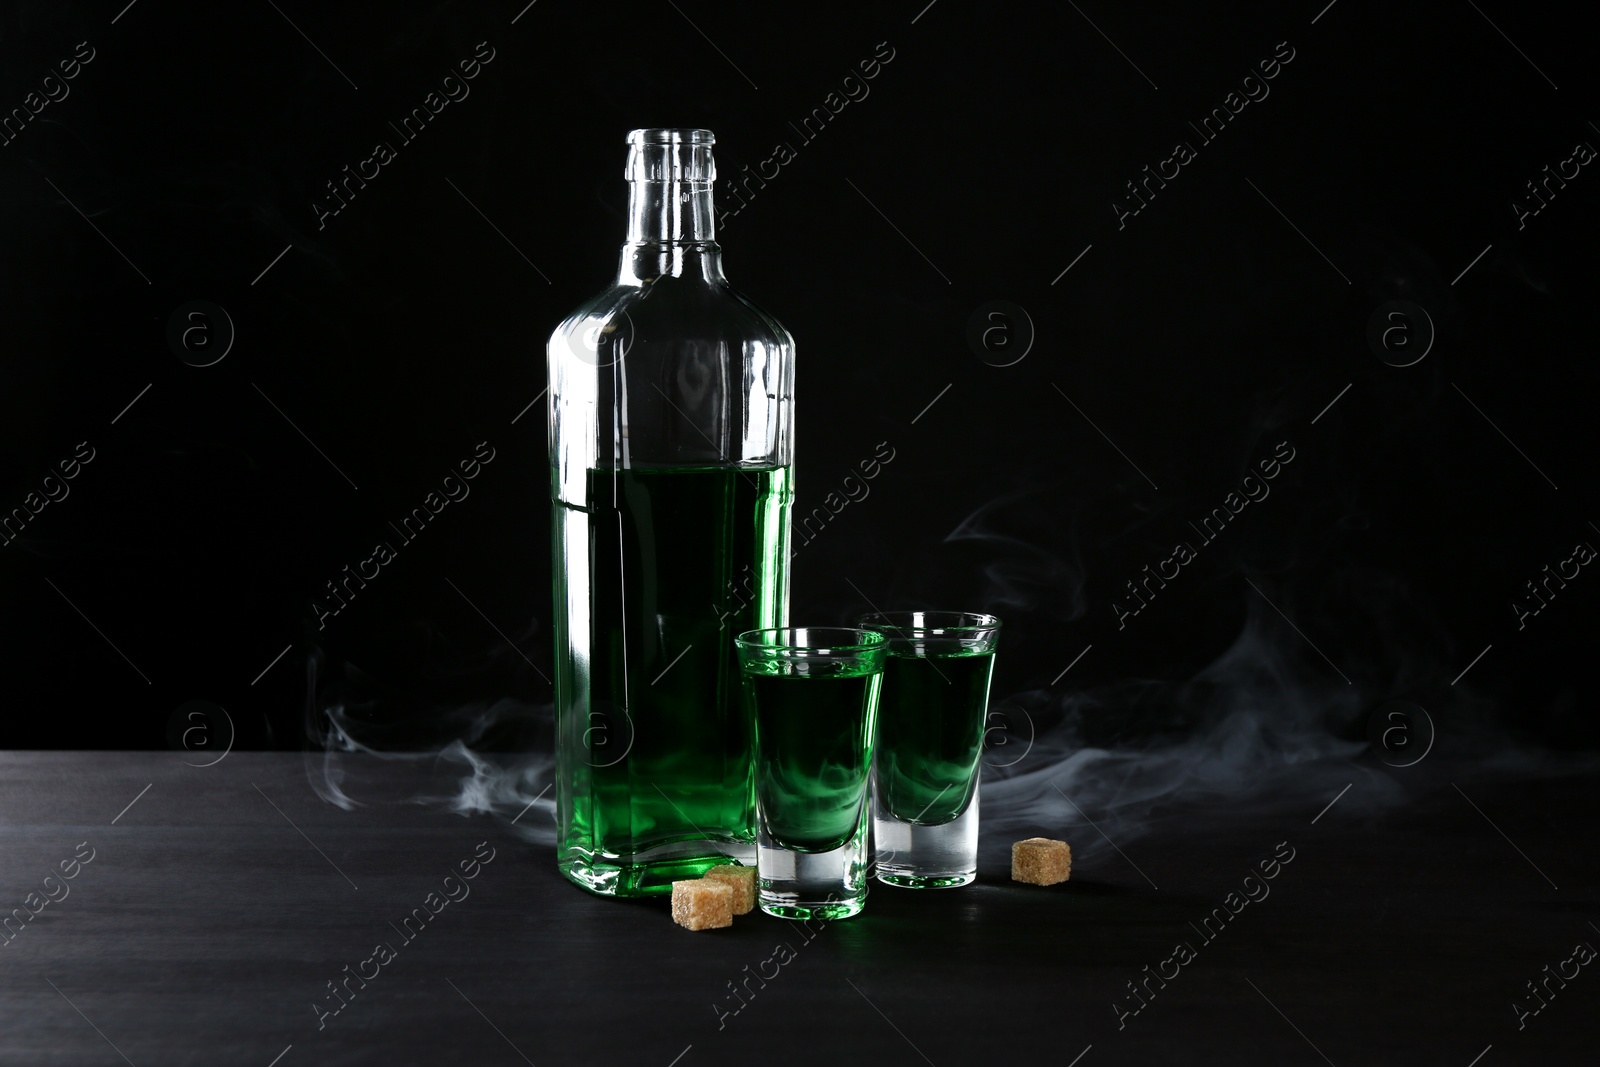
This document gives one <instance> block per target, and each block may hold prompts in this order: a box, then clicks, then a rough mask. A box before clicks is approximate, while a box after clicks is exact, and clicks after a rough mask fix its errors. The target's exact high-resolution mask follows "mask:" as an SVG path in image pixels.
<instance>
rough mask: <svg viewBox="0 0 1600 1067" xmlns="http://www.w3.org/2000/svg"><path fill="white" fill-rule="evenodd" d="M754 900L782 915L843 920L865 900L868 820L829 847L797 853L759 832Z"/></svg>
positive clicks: (773, 913)
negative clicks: (854, 831)
mask: <svg viewBox="0 0 1600 1067" xmlns="http://www.w3.org/2000/svg"><path fill="white" fill-rule="evenodd" d="M756 886H757V903H758V904H759V905H760V907H761V910H762V911H763V912H765V913H766V914H768V915H775V916H777V917H778V918H780V919H846V918H849V917H850V916H852V915H855V914H856V913H858V912H859V911H860V910H861V908H862V906H863V905H864V904H865V903H866V901H867V824H866V820H865V819H863V820H862V821H861V828H860V829H859V830H857V831H856V833H855V834H854V835H853V836H852V837H851V838H850V840H848V841H846V842H845V843H844V844H843V845H842V846H840V847H839V848H836V849H833V850H832V851H831V852H795V851H794V850H792V849H787V848H783V847H782V846H781V845H778V844H777V843H775V842H774V841H773V840H772V839H771V838H769V837H768V836H767V835H766V833H765V832H762V833H760V834H758V835H757V844H756Z"/></svg>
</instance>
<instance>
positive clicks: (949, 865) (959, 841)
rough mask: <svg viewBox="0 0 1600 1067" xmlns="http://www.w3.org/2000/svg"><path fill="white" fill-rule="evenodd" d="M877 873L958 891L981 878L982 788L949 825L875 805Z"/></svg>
mask: <svg viewBox="0 0 1600 1067" xmlns="http://www.w3.org/2000/svg"><path fill="white" fill-rule="evenodd" d="M872 833H873V837H874V839H875V840H874V842H873V863H872V866H873V877H875V878H877V879H878V881H880V882H882V883H884V884H885V885H895V886H901V887H904V888H907V889H952V888H954V887H956V886H961V885H966V884H968V883H969V882H971V881H972V880H973V879H974V878H976V877H977V876H978V791H977V790H976V789H974V790H973V791H972V802H971V803H970V804H968V805H967V810H966V811H964V812H962V813H961V814H960V815H957V816H956V817H955V818H954V819H952V820H950V821H949V822H947V823H941V824H939V825H938V826H920V825H918V824H917V823H913V822H906V821H905V820H903V819H897V818H895V817H894V816H893V815H891V814H890V813H889V812H888V811H886V810H884V808H883V805H882V804H881V803H879V801H878V800H877V798H874V799H873V804H872Z"/></svg>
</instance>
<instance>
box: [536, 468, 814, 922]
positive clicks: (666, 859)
mask: <svg viewBox="0 0 1600 1067" xmlns="http://www.w3.org/2000/svg"><path fill="white" fill-rule="evenodd" d="M791 498H792V491H791V488H790V472H789V469H788V468H786V467H780V468H768V469H747V468H741V469H731V468H706V467H693V468H631V469H624V470H591V471H589V474H588V494H587V499H588V502H589V506H587V507H581V508H580V507H575V506H572V505H571V504H566V503H563V502H561V501H559V500H558V501H556V504H555V507H554V509H553V510H554V522H555V531H554V548H555V569H556V575H557V579H556V596H555V620H556V678H555V691H556V745H557V754H556V759H557V773H556V782H557V793H558V795H557V798H556V807H557V821H558V824H559V826H558V841H557V846H556V849H557V860H558V863H559V865H560V868H561V870H562V872H563V873H565V874H566V876H567V877H568V878H570V879H572V880H573V881H574V882H577V883H578V884H579V885H582V886H584V887H585V888H588V889H592V890H595V891H596V892H600V893H607V894H615V895H618V896H642V895H647V894H654V893H670V892H671V891H672V886H671V882H672V881H673V879H676V878H693V877H697V876H698V875H699V874H701V873H703V872H704V871H705V870H707V869H708V868H710V867H711V866H713V865H714V864H716V863H718V862H726V861H727V859H728V857H730V856H731V857H735V858H738V859H741V860H744V861H746V862H752V863H753V862H754V849H755V844H754V843H755V786H754V780H753V777H752V759H751V736H750V729H749V726H748V723H747V720H746V717H745V714H744V709H743V707H742V704H741V702H740V698H739V664H738V658H737V654H736V652H735V649H734V638H735V637H736V636H738V634H739V633H740V632H742V631H744V630H750V629H756V628H759V627H771V626H783V625H785V624H786V623H787V621H788V613H789V605H788V599H789V587H788V545H789V535H788V529H789V507H790V502H791Z"/></svg>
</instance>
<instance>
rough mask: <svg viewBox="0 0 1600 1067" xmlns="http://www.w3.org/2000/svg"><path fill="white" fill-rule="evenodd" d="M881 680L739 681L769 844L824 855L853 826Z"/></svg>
mask: <svg viewBox="0 0 1600 1067" xmlns="http://www.w3.org/2000/svg"><path fill="white" fill-rule="evenodd" d="M881 679H882V675H880V674H879V673H877V672H876V671H870V672H868V671H864V672H862V673H859V674H844V675H841V674H829V675H805V674H754V673H750V672H749V671H748V670H747V671H746V673H745V675H744V691H745V699H746V701H747V707H749V708H750V711H751V718H752V721H753V722H754V724H755V747H756V760H757V770H756V789H757V792H758V794H759V810H760V812H761V818H762V819H763V821H764V823H765V826H766V831H767V834H768V836H769V837H771V838H772V840H773V841H774V842H775V843H777V844H778V845H780V846H782V847H783V848H786V849H790V850H792V851H795V852H830V851H832V850H833V849H836V848H839V847H841V846H842V845H843V844H844V843H845V842H846V841H847V840H849V839H850V838H851V837H852V836H853V835H854V834H855V833H856V830H857V829H858V828H859V827H860V825H861V820H862V818H863V813H864V811H865V805H866V798H867V782H868V774H869V772H870V770H871V767H872V739H873V717H874V704H875V703H876V696H877V691H878V686H879V683H880V681H881Z"/></svg>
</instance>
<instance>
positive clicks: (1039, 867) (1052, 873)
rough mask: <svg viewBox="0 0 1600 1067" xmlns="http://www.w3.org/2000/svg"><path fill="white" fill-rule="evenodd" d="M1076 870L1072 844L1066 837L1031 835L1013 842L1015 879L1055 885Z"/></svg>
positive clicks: (1032, 883)
mask: <svg viewBox="0 0 1600 1067" xmlns="http://www.w3.org/2000/svg"><path fill="white" fill-rule="evenodd" d="M1071 874H1072V848H1071V847H1070V846H1069V845H1068V844H1067V843H1066V842H1065V841H1052V840H1051V839H1050V838H1048V837H1030V838H1028V839H1027V840H1026V841H1018V842H1017V843H1016V844H1014V845H1012V846H1011V880H1012V881H1013V882H1027V883H1028V884H1030V885H1055V884H1056V883H1057V882H1065V881H1066V880H1067V879H1068V878H1069V877H1070V876H1071Z"/></svg>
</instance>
